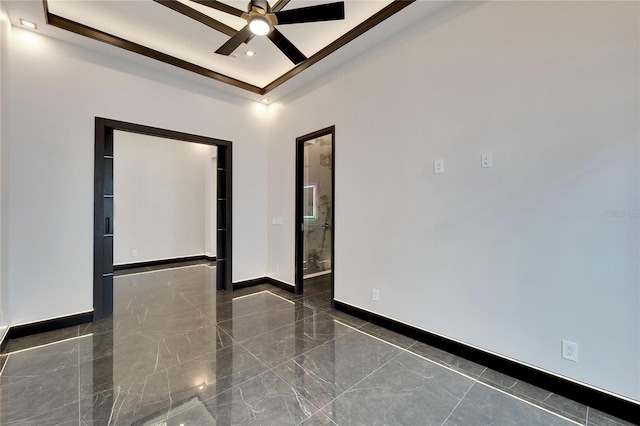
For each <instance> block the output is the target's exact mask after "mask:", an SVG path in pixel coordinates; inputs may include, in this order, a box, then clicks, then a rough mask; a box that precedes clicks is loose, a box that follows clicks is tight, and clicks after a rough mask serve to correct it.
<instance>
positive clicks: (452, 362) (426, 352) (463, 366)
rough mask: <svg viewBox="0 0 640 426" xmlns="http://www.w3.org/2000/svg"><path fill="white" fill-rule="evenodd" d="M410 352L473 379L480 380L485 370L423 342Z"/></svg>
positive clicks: (410, 349)
mask: <svg viewBox="0 0 640 426" xmlns="http://www.w3.org/2000/svg"><path fill="white" fill-rule="evenodd" d="M408 350H409V351H410V352H413V353H415V354H418V355H421V356H423V357H425V358H427V359H430V360H432V361H435V362H437V363H439V364H442V365H444V366H446V367H449V368H451V369H453V370H456V371H459V372H460V373H463V374H466V375H468V376H471V377H473V378H478V377H479V376H480V375H481V374H482V372H483V371H484V370H485V367H484V366H483V365H480V364H476V363H475V362H473V361H469V360H467V359H464V358H461V357H459V356H457V355H453V354H450V353H449V352H446V351H443V350H441V349H438V348H436V347H433V346H430V345H427V344H425V343H422V342H416V343H415V344H414V345H412V346H411V347H409V348H408Z"/></svg>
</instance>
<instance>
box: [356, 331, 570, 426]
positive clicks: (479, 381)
mask: <svg viewBox="0 0 640 426" xmlns="http://www.w3.org/2000/svg"><path fill="white" fill-rule="evenodd" d="M344 325H346V326H348V327H351V326H349V325H348V324H344ZM351 328H353V327H351ZM353 329H354V330H356V331H359V332H360V333H362V334H365V335H367V336H369V337H372V338H374V339H377V340H379V341H381V342H383V343H386V344H387V345H391V346H394V347H396V348H398V349H400V350H402V351H404V352H407V353H409V354H411V355H414V356H417V357H419V358H422V359H424V360H425V361H428V362H430V363H432V364H435V365H438V366H440V367H442V368H445V369H447V370H449V371H451V372H453V373H456V374H459V375H461V376H464V377H466V378H468V379H471V380H472V381H474V382H475V383H479V384H481V385H483V386H486V387H488V388H491V389H494V390H496V391H498V392H500V393H502V394H504V395H506V396H508V397H510V398H513V399H516V400H518V401H522V402H524V403H525V404H528V405H530V406H532V407H534V408H537V409H539V410H542V411H545V412H547V413H549V414H551V415H553V416H556V417H558V418H561V419H563V420H566V421H569V422H571V423H573V424H576V425H579V426H582V424H581V423H579V422H577V421H575V420H572V419H570V418H568V417H566V416H563V415H561V414H558V413H555V412H553V411H551V410H549V409H547V408H544V407H542V406H541V405H538V404H535V403H533V402H529V401H527V400H525V399H523V398H520V397H519V396H517V395H513V394H510V393H508V392H505V391H503V390H501V389H499V388H497V387H495V386H492V385H491V384H489V383H485V382H483V381H481V380H480V376H478V377H477V378H474V377H472V376H469V375H468V374H465V373H463V372H461V371H458V370H455V369H453V368H451V367H449V366H447V365H446V364H445V363H444V362H442V363H440V362H438V361H434V360H432V359H429V358H427V357H425V356H423V355H420V354H417V353H414V352H411V351H409V350H408V349H405V348H402V347H400V346H398V345H396V344H394V343H391V342H387V341H386V340H384V339H381V338H379V337H376V336H374V335H372V334H369V333H367V332H366V331H363V330H361V329H356V328H353ZM487 368H488V367H486V366H485V368H484V370H483V373H484V371H486V370H487Z"/></svg>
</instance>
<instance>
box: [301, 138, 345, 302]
mask: <svg viewBox="0 0 640 426" xmlns="http://www.w3.org/2000/svg"><path fill="white" fill-rule="evenodd" d="M334 151H335V127H334V126H332V127H328V128H326V129H322V130H319V131H317V132H313V133H310V134H308V135H305V136H301V137H299V138H297V139H296V227H297V228H296V286H295V292H296V294H302V293H303V292H305V293H309V292H310V291H313V292H321V291H326V290H331V299H332V300H333V277H334V235H335V224H334V210H335V209H334V190H335V185H334V176H335V172H334V165H335V159H334Z"/></svg>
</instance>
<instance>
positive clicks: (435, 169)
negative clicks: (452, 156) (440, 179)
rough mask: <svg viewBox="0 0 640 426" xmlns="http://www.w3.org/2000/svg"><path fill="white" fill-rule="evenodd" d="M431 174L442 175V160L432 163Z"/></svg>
mask: <svg viewBox="0 0 640 426" xmlns="http://www.w3.org/2000/svg"><path fill="white" fill-rule="evenodd" d="M433 173H435V174H440V173H444V160H442V159H440V160H436V161H434V162H433Z"/></svg>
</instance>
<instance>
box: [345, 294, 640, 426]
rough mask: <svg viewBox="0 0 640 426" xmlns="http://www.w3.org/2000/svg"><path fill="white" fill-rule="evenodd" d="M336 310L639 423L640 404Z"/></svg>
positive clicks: (354, 311)
mask: <svg viewBox="0 0 640 426" xmlns="http://www.w3.org/2000/svg"><path fill="white" fill-rule="evenodd" d="M334 307H335V309H336V310H338V311H342V312H344V313H346V314H349V315H352V316H354V317H357V318H360V319H363V320H365V321H370V322H372V323H373V324H376V325H379V326H381V327H384V328H387V329H389V330H392V331H395V332H396V333H399V334H403V335H405V336H408V337H411V338H413V339H415V340H418V341H420V342H424V343H426V344H428V345H431V346H434V347H436V348H439V349H442V350H444V351H446V352H449V353H452V354H454V355H457V356H460V357H462V358H465V359H468V360H469V361H473V362H476V363H478V364H481V365H484V366H486V367H489V368H491V369H493V370H496V371H499V372H501V373H504V374H507V375H509V376H512V377H515V378H516V379H519V380H522V381H524V382H527V383H530V384H532V385H535V386H538V387H541V388H543V389H546V390H548V391H550V392H553V393H556V394H558V395H562V396H564V397H567V398H570V399H573V400H574V401H577V402H580V403H582V404H585V405H588V406H590V407H593V408H596V409H598V410H600V411H604V412H606V413H609V414H611V415H612V416H615V417H619V418H621V419H624V420H627V421H630V422H632V423H636V422H637V421H638V419H640V404H635V403H633V402H630V401H627V400H625V399H622V398H619V397H616V396H613V395H610V394H608V393H605V392H602V391H599V390H596V389H593V388H590V387H588V386H585V385H582V384H579V383H575V382H573V381H571V380H568V379H565V378H561V377H558V376H555V375H553V374H550V373H546V372H544V371H540V370H538V369H535V368H532V367H529V366H527V365H524V364H520V363H518V362H515V361H511V360H508V359H506V358H503V357H500V356H498V355H494V354H491V353H489V352H485V351H483V350H481V349H476V348H474V347H471V346H468V345H465V344H464V343H459V342H455V341H453V340H450V339H447V338H446V337H442V336H438V335H436V334H433V333H430V332H428V331H424V330H420V329H419V328H415V327H412V326H409V325H407V324H403V323H401V322H398V321H395V320H392V319H390V318H386V317H383V316H380V315H378V314H375V313H373V312H370V311H366V310H364V309H360V308H357V307H355V306H351V305H349V304H346V303H343V302H339V301H337V300H335V301H334Z"/></svg>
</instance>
